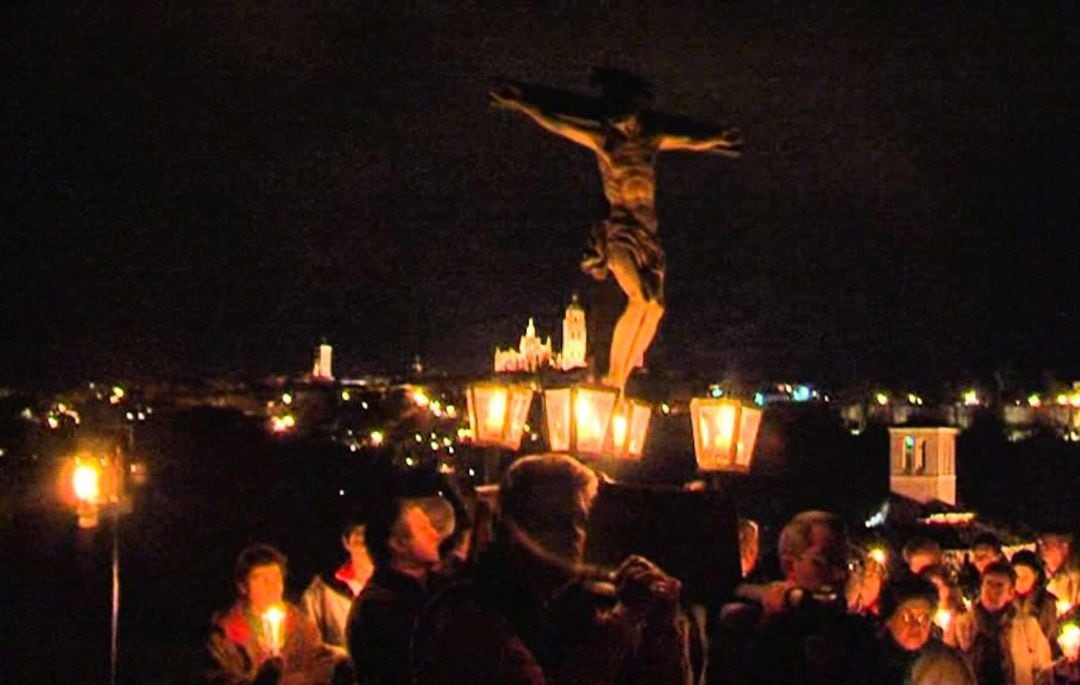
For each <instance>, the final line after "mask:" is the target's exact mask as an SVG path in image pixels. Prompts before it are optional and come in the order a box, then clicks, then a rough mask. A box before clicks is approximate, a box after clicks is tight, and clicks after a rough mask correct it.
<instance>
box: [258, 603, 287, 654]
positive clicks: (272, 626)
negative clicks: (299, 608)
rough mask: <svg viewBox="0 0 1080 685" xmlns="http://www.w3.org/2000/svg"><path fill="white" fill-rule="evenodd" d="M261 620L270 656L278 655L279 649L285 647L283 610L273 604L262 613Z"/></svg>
mask: <svg viewBox="0 0 1080 685" xmlns="http://www.w3.org/2000/svg"><path fill="white" fill-rule="evenodd" d="M262 620H263V623H264V625H265V627H266V633H267V639H268V641H269V644H268V645H267V646H268V647H269V648H270V653H271V654H275V655H276V654H280V653H281V648H282V647H284V646H285V631H284V630H283V626H284V623H285V610H284V609H283V608H282V607H281V606H280V605H277V604H275V605H274V606H272V607H270V608H269V609H267V610H266V611H264V612H263V613H262Z"/></svg>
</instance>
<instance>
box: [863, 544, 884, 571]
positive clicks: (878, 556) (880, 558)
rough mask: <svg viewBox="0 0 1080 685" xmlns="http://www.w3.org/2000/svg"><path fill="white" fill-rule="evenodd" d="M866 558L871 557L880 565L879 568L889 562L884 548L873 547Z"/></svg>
mask: <svg viewBox="0 0 1080 685" xmlns="http://www.w3.org/2000/svg"><path fill="white" fill-rule="evenodd" d="M866 556H868V557H870V558H871V559H873V560H874V561H876V562H877V563H878V565H879V566H881V567H883V568H884V566H885V562H886V561H888V560H889V555H888V554H886V553H885V548H884V547H871V548H870V551H869V552H867V554H866Z"/></svg>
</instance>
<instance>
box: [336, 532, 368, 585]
mask: <svg viewBox="0 0 1080 685" xmlns="http://www.w3.org/2000/svg"><path fill="white" fill-rule="evenodd" d="M341 546H342V547H343V548H344V549H345V552H346V553H348V555H349V561H350V562H351V563H352V567H353V570H354V571H356V572H357V574H358V575H362V574H368V575H370V573H371V569H372V568H373V563H372V561H371V555H370V554H368V549H367V543H365V542H364V524H362V523H358V522H357V521H355V520H350V521H347V522H346V523H345V525H344V526H343V527H342V529H341Z"/></svg>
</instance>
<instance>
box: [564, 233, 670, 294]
mask: <svg viewBox="0 0 1080 685" xmlns="http://www.w3.org/2000/svg"><path fill="white" fill-rule="evenodd" d="M618 249H622V250H625V251H626V252H627V253H629V255H630V257H631V258H632V259H633V260H634V265H635V266H636V267H637V271H638V275H639V277H640V278H641V290H642V293H643V294H644V295H645V299H647V300H650V301H653V302H659V303H660V304H663V302H664V269H665V264H664V250H663V248H661V247H660V243H659V241H658V240H657V239H656V233H654V232H653V231H651V230H649V229H648V228H646V227H645V226H642V225H641V224H640V223H638V222H637V221H634V220H633V219H632V218H630V217H612V218H610V219H608V220H606V221H602V222H600V223H598V224H596V225H595V226H593V229H592V231H591V232H590V233H589V241H588V244H587V246H586V248H585V255H584V256H583V257H582V259H581V270H582V271H584V272H585V273H587V274H589V275H590V276H592V277H593V278H595V279H596V280H598V281H602V280H604V279H605V278H607V277H608V272H609V268H608V255H609V254H611V252H612V251H613V250H618Z"/></svg>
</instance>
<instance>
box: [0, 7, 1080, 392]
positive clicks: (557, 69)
mask: <svg viewBox="0 0 1080 685" xmlns="http://www.w3.org/2000/svg"><path fill="white" fill-rule="evenodd" d="M1075 14H1076V12H1075V9H1074V8H1072V7H1070V6H1063V9H1058V8H1052V7H1051V8H1034V9H1033V8H1029V7H1021V6H1011V7H1007V8H995V9H992V10H990V9H984V10H982V11H980V12H979V13H977V14H975V13H972V12H969V11H966V10H965V8H963V7H962V6H960V5H956V6H950V7H945V8H942V7H940V6H938V4H936V3H922V4H921V6H909V7H907V8H905V9H904V10H892V9H888V8H880V7H877V6H872V5H869V4H867V5H856V6H854V7H846V8H826V9H802V8H800V9H799V10H792V9H790V8H788V7H784V6H781V5H768V6H761V5H760V4H754V5H737V6H733V7H728V8H724V9H721V8H707V9H706V8H700V7H693V8H690V7H675V8H668V9H664V10H661V9H658V8H655V7H652V6H651V5H650V4H649V3H643V2H626V3H622V2H597V3H554V4H552V5H551V6H548V7H544V8H535V7H532V6H531V5H526V4H517V3H512V4H511V5H509V6H500V7H498V8H483V7H470V8H468V9H464V8H456V7H454V6H453V5H452V4H443V3H439V2H435V1H434V0H418V1H417V2H412V3H409V4H408V5H407V6H404V7H393V8H390V7H381V6H380V5H379V4H378V3H334V2H331V3H323V4H320V6H319V7H318V8H314V9H297V8H295V7H292V6H289V5H287V4H273V3H271V4H265V3H245V2H241V3H232V4H230V5H229V6H227V7H216V6H214V5H213V4H209V3H207V4H198V5H196V6H187V7H183V8H178V7H176V6H173V5H172V4H171V3H151V4H143V5H140V7H138V8H135V9H126V8H118V7H113V6H106V7H89V6H84V5H82V4H72V3H61V2H46V3H31V4H28V5H23V6H19V7H15V8H11V9H8V10H6V12H5V15H6V16H7V17H8V21H7V22H5V25H6V26H7V27H8V28H7V30H6V34H7V35H6V38H7V40H6V41H5V42H4V44H5V48H4V50H5V52H7V53H8V54H7V55H6V56H7V58H8V59H7V61H8V63H9V64H12V65H13V70H12V73H13V77H11V78H9V79H7V80H6V84H7V87H6V93H5V96H6V97H5V102H6V106H5V108H4V111H5V114H6V116H5V120H6V121H7V122H8V125H9V131H10V132H11V133H10V135H9V136H8V137H7V139H8V141H9V154H8V155H6V156H5V157H6V158H7V159H8V160H9V162H8V164H9V165H10V166H9V167H8V169H9V174H8V175H7V176H8V178H9V179H11V180H10V181H9V184H8V185H7V186H6V192H7V198H8V200H7V203H6V206H7V207H8V211H7V212H6V214H5V218H6V221H5V224H6V227H7V229H8V230H7V231H6V235H5V238H4V240H3V245H4V268H3V269H2V270H0V312H3V313H4V315H5V316H4V328H5V331H6V333H7V335H5V336H4V337H3V344H2V345H0V360H2V362H0V383H3V384H32V383H38V382H42V383H53V384H56V383H71V382H75V381H78V380H89V379H91V378H102V377H125V376H140V375H151V376H154V375H159V376H191V377H208V376H221V375H231V374H237V375H248V376H263V375H267V374H273V373H277V374H281V373H285V374H289V373H294V372H297V371H302V370H304V369H305V368H306V367H307V366H308V364H309V363H310V359H311V349H312V348H313V346H314V345H315V344H317V343H318V342H319V340H320V339H321V338H323V337H326V338H327V339H328V340H329V341H330V342H331V343H332V344H333V345H334V347H335V351H336V357H337V360H338V368H341V369H345V370H348V369H349V368H359V367H361V366H366V365H372V366H383V367H386V368H397V369H405V368H406V367H407V366H408V364H409V362H410V361H411V360H412V358H413V356H414V355H416V354H420V355H422V356H423V358H424V361H425V362H426V363H427V364H428V365H429V366H432V367H438V368H445V369H447V370H449V371H452V372H455V371H466V370H472V369H478V370H479V369H486V368H490V355H491V351H492V349H493V348H494V346H495V345H502V346H506V345H508V344H513V343H514V342H515V341H516V339H517V336H518V335H519V333H520V330H521V328H522V327H523V326H524V323H525V321H526V319H527V318H528V317H529V316H535V317H537V323H538V324H539V325H541V326H542V328H543V330H544V331H545V332H550V333H551V334H552V335H553V337H554V338H555V340H556V344H557V342H558V339H559V335H560V330H559V329H558V321H559V317H561V312H562V308H563V307H564V306H565V304H566V303H567V302H568V301H569V298H570V296H571V294H572V293H573V292H575V291H576V292H579V293H580V294H581V296H582V299H583V300H584V301H585V303H586V305H587V306H589V307H591V308H592V309H591V311H590V315H591V316H592V317H594V318H593V321H595V322H599V323H598V325H601V324H602V323H603V322H605V321H613V318H614V312H615V311H616V309H617V308H618V307H619V298H618V295H617V292H616V291H615V286H614V285H613V284H612V283H610V282H608V283H605V284H603V285H601V284H596V283H594V282H592V281H590V280H588V278H587V277H586V276H584V275H582V274H581V273H580V272H579V271H578V268H577V261H578V256H579V254H580V252H581V249H582V247H583V245H584V240H585V237H586V234H587V232H588V227H589V226H590V225H591V224H592V223H593V222H594V221H596V220H597V219H599V218H600V217H601V216H602V215H603V212H604V204H603V201H602V196H601V194H600V185H599V179H598V177H597V173H596V166H595V161H594V160H593V158H592V156H591V155H590V153H588V152H587V151H585V150H584V149H581V148H576V147H575V146H573V145H572V144H570V143H568V142H565V141H561V140H557V139H555V138H553V137H551V136H550V135H548V134H546V133H545V132H543V131H541V130H539V129H537V128H536V127H535V126H533V125H531V124H530V123H529V122H527V121H525V120H523V119H522V118H521V117H515V116H514V115H512V114H510V113H507V112H502V111H497V110H492V109H490V108H489V107H488V105H487V98H486V92H487V89H488V88H489V87H490V85H491V83H492V82H493V81H494V79H495V78H497V77H500V76H505V77H509V78H515V79H520V80H523V81H529V82H535V83H543V84H547V85H550V86H552V87H555V88H562V89H568V90H575V91H578V92H581V93H590V92H591V91H590V90H589V88H588V73H589V69H590V68H591V67H593V66H603V65H609V66H615V67H621V68H625V69H629V70H632V71H636V72H638V73H641V74H642V75H643V76H644V77H646V78H647V79H648V80H649V81H650V82H651V83H652V84H653V86H654V91H655V101H654V106H655V107H656V108H657V109H659V110H663V111H667V112H673V113H678V114H682V115H686V116H690V117H694V118H697V119H701V120H705V121H713V122H715V123H718V124H721V125H734V126H738V127H739V128H740V129H741V130H742V131H743V133H744V136H745V138H746V147H745V150H744V157H743V158H742V159H741V160H727V159H719V158H715V157H710V156H707V155H693V154H667V155H665V156H664V157H662V158H661V162H660V166H659V188H658V204H659V211H660V237H661V240H662V242H663V245H664V247H665V249H666V250H667V253H668V263H669V271H668V290H669V295H668V300H669V308H668V312H667V316H666V318H665V320H664V322H663V323H662V325H661V333H660V337H659V338H658V339H657V341H656V342H655V344H654V346H653V348H652V350H651V351H650V359H649V363H650V366H652V367H653V368H656V369H658V370H662V369H694V370H695V371H696V372H697V373H700V374H706V375H707V374H709V373H714V374H716V375H718V376H720V375H736V376H742V377H763V378H766V377H767V378H798V379H810V380H820V381H821V382H825V383H841V382H849V381H851V380H866V381H870V380H886V381H887V380H889V379H896V381H897V382H909V383H912V384H918V383H935V382H937V383H940V382H944V381H950V380H957V381H958V380H960V379H968V378H972V379H975V378H990V377H992V376H993V374H994V373H995V372H997V373H999V374H1004V375H1005V376H1008V375H1014V376H1016V377H1019V378H1041V377H1044V375H1046V374H1050V375H1052V376H1053V377H1055V378H1058V379H1060V380H1070V379H1072V378H1075V377H1080V363H1078V361H1080V360H1078V358H1077V356H1076V352H1075V350H1076V349H1077V348H1078V344H1080V308H1078V306H1077V305H1076V301H1077V299H1076V293H1075V289H1076V278H1075V275H1074V274H1075V267H1074V266H1073V265H1072V255H1073V254H1074V253H1075V252H1076V251H1077V248H1078V247H1080V240H1078V237H1077V231H1076V228H1077V225H1078V223H1080V222H1078V219H1080V199H1078V193H1077V192H1076V190H1077V188H1078V187H1080V183H1078V182H1077V181H1078V180H1080V179H1078V178H1077V173H1076V160H1077V159H1080V155H1078V152H1080V118H1078V117H1077V116H1076V113H1077V111H1078V108H1077V98H1078V95H1077V89H1076V87H1075V86H1076V83H1077V81H1078V79H1077V76H1078V73H1077V71H1078V70H1077V56H1076V51H1075V49H1074V46H1075V45H1076V44H1077V43H1080V41H1078V40H1077V39H1078V38H1080V36H1078V35H1077V34H1078V33H1080V29H1077V28H1076V27H1077V26H1080V22H1077V21H1075V19H1076V18H1077V17H1075V16H1074V15H1075ZM590 334H594V331H593V330H592V329H591V330H590ZM604 335H605V333H604V331H600V333H599V334H594V339H595V338H596V337H601V338H602V337H603V336H604ZM594 351H595V350H594Z"/></svg>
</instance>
